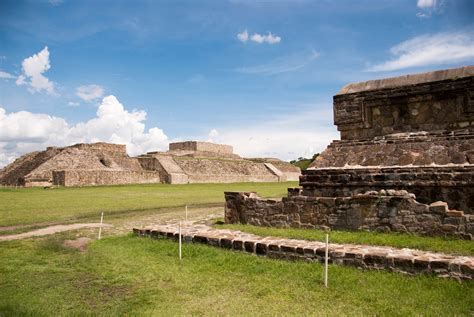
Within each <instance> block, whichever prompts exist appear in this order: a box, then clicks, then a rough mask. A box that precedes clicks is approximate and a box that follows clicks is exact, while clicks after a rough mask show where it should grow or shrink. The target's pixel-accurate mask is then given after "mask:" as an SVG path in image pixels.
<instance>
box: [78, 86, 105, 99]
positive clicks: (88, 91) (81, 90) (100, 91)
mask: <svg viewBox="0 0 474 317" xmlns="http://www.w3.org/2000/svg"><path fill="white" fill-rule="evenodd" d="M103 95H104V88H102V87H101V86H99V85H85V86H79V87H77V88H76V96H78V97H79V98H81V99H82V100H84V101H92V100H95V99H99V98H101V97H102V96H103Z"/></svg>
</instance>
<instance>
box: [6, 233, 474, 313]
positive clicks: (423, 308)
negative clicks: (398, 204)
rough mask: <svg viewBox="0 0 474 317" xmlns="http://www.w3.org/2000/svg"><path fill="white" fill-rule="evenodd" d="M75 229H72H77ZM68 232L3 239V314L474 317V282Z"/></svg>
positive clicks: (133, 238)
mask: <svg viewBox="0 0 474 317" xmlns="http://www.w3.org/2000/svg"><path fill="white" fill-rule="evenodd" d="M69 235H72V233H69ZM66 237H67V235H55V236H51V237H48V238H42V239H36V240H23V241H14V242H7V243H1V244H0V258H1V259H2V260H1V261H0V294H1V296H0V316H11V315H32V316H41V315H54V316H58V315H89V314H93V315H106V316H111V315H124V314H128V315H130V314H133V315H159V316H176V315H198V316H201V315H209V316H216V315H246V316H255V315H267V316H275V315H296V316H301V315H334V316H339V315H358V316H360V315H372V316H373V315H390V316H407V315H411V316H413V315H426V316H430V315H433V316H434V315H436V316H455V315H458V316H460V315H466V316H468V315H472V312H473V311H474V283H473V282H464V283H459V282H457V281H454V280H444V279H440V278H434V277H428V276H420V277H406V276H403V275H401V274H395V273H388V272H376V271H361V270H358V269H355V268H349V267H340V266H330V274H329V288H328V289H325V288H324V287H323V286H322V284H321V276H322V266H321V265H319V264H316V263H304V262H286V261H280V260H270V259H267V258H262V257H257V256H254V255H250V254H246V253H237V252H232V251H227V250H222V249H218V248H212V247H209V246H205V245H195V244H185V245H184V246H183V254H184V259H183V262H182V263H179V260H178V259H177V248H178V245H177V243H174V242H171V241H166V240H152V239H149V238H141V237H132V236H122V237H109V238H105V239H103V240H101V241H95V242H94V243H93V244H92V245H91V246H90V247H89V249H88V250H87V251H86V252H83V253H81V252H79V251H75V250H71V249H66V248H64V247H62V240H63V239H64V238H66Z"/></svg>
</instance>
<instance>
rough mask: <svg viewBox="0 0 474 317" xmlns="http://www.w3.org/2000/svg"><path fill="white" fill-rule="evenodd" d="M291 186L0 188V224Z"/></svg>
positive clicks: (272, 193)
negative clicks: (229, 192) (231, 192)
mask: <svg viewBox="0 0 474 317" xmlns="http://www.w3.org/2000/svg"><path fill="white" fill-rule="evenodd" d="M294 186H297V182H285V183H234V184H189V185H163V184H150V185H124V186H101V187H77V188H55V189H43V188H22V189H0V226H12V225H19V224H31V223H37V222H47V221H59V222H64V221H71V220H78V219H86V218H88V217H91V216H94V217H97V213H98V212H99V211H105V212H107V213H108V214H109V215H110V214H119V213H130V212H134V211H144V210H153V209H158V208H163V207H175V206H184V205H185V204H189V205H198V204H211V203H224V191H258V193H259V194H260V195H262V196H263V197H278V196H280V197H281V196H284V195H286V191H287V188H288V187H294Z"/></svg>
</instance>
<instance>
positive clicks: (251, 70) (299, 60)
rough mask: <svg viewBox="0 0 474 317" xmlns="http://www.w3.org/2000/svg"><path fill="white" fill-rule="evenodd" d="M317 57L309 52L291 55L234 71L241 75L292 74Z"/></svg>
mask: <svg viewBox="0 0 474 317" xmlns="http://www.w3.org/2000/svg"><path fill="white" fill-rule="evenodd" d="M318 57H319V53H318V52H316V51H314V50H311V51H304V52H300V53H295V54H292V55H287V56H283V57H279V58H276V59H274V60H272V61H270V62H268V63H266V64H262V65H256V66H245V67H239V68H237V69H235V71H236V72H239V73H243V74H264V75H275V74H280V73H287V72H294V71H297V70H299V69H302V68H304V67H305V66H307V65H309V64H310V63H312V62H313V61H314V60H315V59H317V58H318Z"/></svg>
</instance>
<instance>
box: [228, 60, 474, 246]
mask: <svg viewBox="0 0 474 317" xmlns="http://www.w3.org/2000/svg"><path fill="white" fill-rule="evenodd" d="M334 122H335V124H336V125H337V127H338V130H339V131H340V132H341V140H337V141H333V142H332V143H331V144H330V145H329V146H328V148H327V149H326V150H325V151H324V152H323V153H322V154H321V155H320V156H319V157H318V158H317V159H316V161H315V162H313V163H312V165H311V166H310V168H309V169H308V170H306V171H303V175H302V176H301V177H300V186H301V187H300V188H290V189H289V190H288V197H284V198H283V199H282V200H281V201H277V200H261V199H259V198H258V197H257V196H256V194H255V193H226V194H225V195H226V217H225V219H226V222H228V223H235V222H242V223H249V224H254V225H264V226H276V227H303V228H334V229H354V230H358V229H360V230H375V231H383V232H389V231H397V232H413V233H419V234H427V235H453V236H458V237H462V238H465V239H472V236H473V234H474V66H468V67H463V68H457V69H449V70H443V71H435V72H430V73H424V74H415V75H408V76H402V77H396V78H388V79H383V80H374V81H368V82H364V83H357V84H350V85H348V86H345V87H344V88H343V89H342V90H341V91H340V92H339V93H338V94H337V95H336V96H334Z"/></svg>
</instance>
